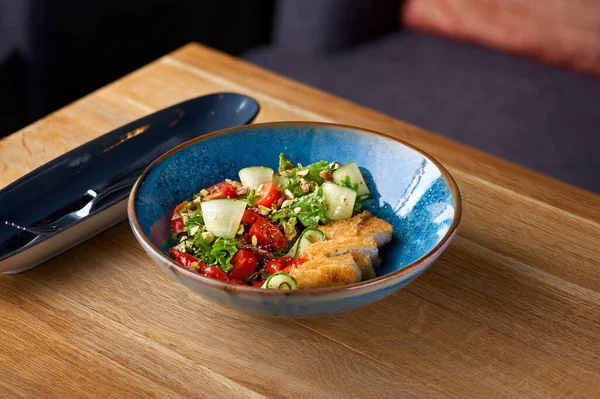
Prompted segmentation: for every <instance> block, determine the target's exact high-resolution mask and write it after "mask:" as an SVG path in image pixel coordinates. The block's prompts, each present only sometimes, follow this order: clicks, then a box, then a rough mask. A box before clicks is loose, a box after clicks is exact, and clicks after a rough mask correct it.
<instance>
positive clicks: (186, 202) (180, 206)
mask: <svg viewBox="0 0 600 399" xmlns="http://www.w3.org/2000/svg"><path fill="white" fill-rule="evenodd" d="M189 203H190V201H183V202H182V203H181V204H179V205H177V206H176V207H175V210H174V211H173V216H175V215H177V214H178V213H179V212H181V210H182V209H183V208H184V207H185V206H186V205H187V204H189Z"/></svg>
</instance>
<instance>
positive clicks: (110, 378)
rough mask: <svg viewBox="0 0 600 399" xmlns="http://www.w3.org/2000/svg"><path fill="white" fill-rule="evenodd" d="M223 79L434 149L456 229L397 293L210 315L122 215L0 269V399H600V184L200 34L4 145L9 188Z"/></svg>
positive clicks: (238, 88)
mask: <svg viewBox="0 0 600 399" xmlns="http://www.w3.org/2000/svg"><path fill="white" fill-rule="evenodd" d="M215 91H235V92H240V93H244V94H247V95H250V96H252V97H254V98H256V99H257V100H258V101H259V102H260V104H261V112H260V114H259V116H258V118H257V120H256V121H257V122H263V121H278V120H313V121H327V122H339V123H344V124H350V125H356V126H360V127H365V128H369V129H374V130H377V131H381V132H384V133H388V134H392V135H394V136H396V137H398V138H400V139H402V140H405V141H408V142H410V143H412V144H414V145H416V146H418V147H420V148H422V149H424V150H425V151H427V152H428V153H430V154H431V155H433V156H434V157H436V158H437V159H439V160H440V161H441V162H442V163H443V164H444V165H445V166H446V167H447V168H448V169H449V170H450V172H451V173H452V174H453V176H454V177H455V178H456V180H457V182H458V184H459V186H460V188H461V190H462V193H463V197H464V216H463V222H462V225H461V228H460V229H459V232H458V236H457V238H456V239H455V241H454V242H453V244H452V245H450V247H449V248H448V250H447V251H446V252H445V253H444V254H443V255H442V257H441V258H440V259H439V261H438V262H436V263H435V264H434V265H433V266H432V267H431V269H430V270H429V271H427V272H426V273H425V274H424V275H423V276H421V277H420V278H418V279H417V280H416V281H415V282H414V283H412V284H411V285H410V286H408V287H407V288H405V289H403V290H401V291H399V292H398V293H396V294H394V295H392V296H390V297H388V298H386V299H385V300H383V301H381V302H378V303H376V304H374V305H371V306H368V307H365V308H362V309H359V310H356V311H354V312H351V313H347V314H343V315H339V316H336V317H330V318H323V319H314V320H303V321H291V320H270V319H256V318H251V317H249V316H246V315H244V314H238V313H235V312H233V311H228V310H223V309H218V308H213V307H212V306H211V304H210V303H208V302H205V301H204V300H202V299H201V298H200V297H198V296H197V295H195V294H194V293H193V292H191V291H189V290H188V289H186V288H185V287H183V286H180V285H178V284H177V283H176V282H174V281H172V280H170V279H168V278H167V277H166V276H163V274H162V272H161V271H160V270H159V268H158V266H156V265H154V264H153V263H152V262H151V261H150V259H149V258H148V257H147V256H146V255H145V254H144V252H143V250H142V249H141V247H139V246H138V244H137V242H136V241H135V239H134V237H133V235H132V233H131V231H130V229H129V226H128V225H127V224H126V223H121V224H119V225H117V226H115V227H113V228H111V229H110V230H108V231H106V232H104V233H103V234H101V235H99V236H97V237H95V238H93V239H91V240H89V241H87V242H85V243H83V244H81V245H79V246H78V247H76V248H74V249H72V250H70V251H68V252H67V253H65V254H63V255H61V256H59V257H57V258H55V259H53V260H51V261H49V262H47V263H45V264H44V265H42V266H40V267H38V268H36V269H33V270H31V271H29V272H26V273H24V274H21V275H14V276H0V314H1V317H0V343H1V344H0V397H2V398H21V397H23V398H64V397H82V398H84V397H101V398H113V397H114V398H152V397H157V398H182V397H200V398H237V397H240V398H401V397H402V398H403V397H407V398H410V397H417V398H433V397H461V398H464V397H468V398H517V397H523V398H545V399H546V398H567V397H572V398H599V397H600V197H599V196H597V195H594V194H592V193H589V192H586V191H583V190H580V189H578V188H575V187H572V186H569V185H567V184H563V183H561V182H558V181H555V180H552V179H550V178H548V177H545V176H541V175H539V174H537V173H534V172H532V171H530V170H526V169H523V168H521V167H519V166H516V165H514V164H511V163H509V162H506V161H503V160H501V159H498V158H494V157H492V156H490V155H487V154H484V153H482V152H480V151H478V150H475V149H473V148H469V147H466V146H464V145H461V144H458V143H456V142H454V141H450V140H448V139H445V138H442V137H440V136H437V135H435V134H432V133H429V132H426V131H423V130H421V129H419V128H416V127H414V126H410V125H408V124H406V123H403V122H400V121H398V120H395V119H393V118H390V117H388V116H385V115H382V114H379V113H376V112H374V111H371V110H368V109H365V108H362V107H359V106H357V105H355V104H352V103H350V102H348V101H345V100H343V99H340V98H336V97H334V96H331V95H329V94H327V93H324V92H321V91H319V90H316V89H313V88H310V87H307V86H304V85H301V84H298V83H296V82H294V81H291V80H289V79H286V78H283V77H281V76H278V75H275V74H273V73H270V72H268V71H266V70H264V69H261V68H258V67H256V66H253V65H250V64H247V63H245V62H242V61H240V60H238V59H235V58H233V57H230V56H228V55H225V54H222V53H219V52H216V51H214V50H211V49H208V48H205V47H203V46H200V45H197V44H191V45H188V46H186V47H184V48H182V49H180V50H178V51H176V52H174V53H173V54H170V55H168V56H165V57H163V58H161V59H159V60H157V61H155V62H154V63H152V64H150V65H148V66H146V67H144V68H142V69H140V70H138V71H136V72H134V73H132V74H130V75H128V76H126V77H125V78H123V79H121V80H119V81H117V82H115V83H112V84H110V85H108V86H107V87H105V88H103V89H101V90H99V91H97V92H95V93H92V94H90V95H89V96H87V97H85V98H83V99H81V100H79V101H77V102H75V103H73V104H71V105H69V106H67V107H65V108H63V109H61V110H60V111H58V112H56V113H54V114H52V115H50V116H48V117H46V118H44V119H43V120H40V121H38V122H36V123H34V124H33V125H31V126H29V127H27V128H25V129H23V130H21V131H19V132H17V133H15V134H13V135H11V136H9V137H7V138H5V139H3V140H2V141H0V186H5V185H6V184H8V183H10V182H11V181H13V180H15V179H17V178H18V177H20V176H22V175H24V174H25V173H27V172H28V171H31V170H32V169H34V168H36V167H37V166H39V165H41V164H43V163H44V162H47V161H49V160H50V159H52V158H54V157H56V156H58V155H60V154H62V153H64V152H65V151H68V150H69V149H72V148H74V147H76V146H78V145H79V144H82V143H84V142H86V141H88V140H91V139H93V138H95V137H97V136H98V135H101V134H103V133H106V132H107V131H109V130H111V129H114V128H116V127H118V126H120V125H122V124H124V123H127V122H129V121H132V120H135V119H137V118H139V117H141V116H143V115H146V114H148V113H150V112H152V111H155V110H158V109H161V108H163V107H166V106H168V105H171V104H173V103H177V102H180V101H183V100H185V99H188V98H191V97H195V96H199V95H203V94H208V93H211V92H215ZM449 100H450V99H449ZM432 112H434V111H432Z"/></svg>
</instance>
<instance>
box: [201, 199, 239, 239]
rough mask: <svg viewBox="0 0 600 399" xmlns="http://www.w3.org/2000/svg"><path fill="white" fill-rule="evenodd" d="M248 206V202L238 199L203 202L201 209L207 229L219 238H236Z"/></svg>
mask: <svg viewBox="0 0 600 399" xmlns="http://www.w3.org/2000/svg"><path fill="white" fill-rule="evenodd" d="M246 205H247V204H246V201H241V200H236V199H216V200H211V201H202V202H201V203H200V207H201V208H202V215H203V216H204V223H205V225H206V229H207V230H208V231H210V232H211V233H213V234H214V235H215V236H217V237H226V238H233V237H235V235H236V233H237V231H238V228H239V227H240V222H241V221H242V216H244V211H245V210H246Z"/></svg>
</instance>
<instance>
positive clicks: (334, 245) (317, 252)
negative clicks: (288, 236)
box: [304, 237, 381, 266]
mask: <svg viewBox="0 0 600 399" xmlns="http://www.w3.org/2000/svg"><path fill="white" fill-rule="evenodd" d="M348 252H356V253H358V254H359V255H363V256H367V257H368V258H369V259H370V260H371V265H372V266H378V265H379V263H380V262H381V259H380V258H379V250H378V249H377V241H375V239H374V238H373V237H342V238H338V239H335V240H325V241H319V242H315V243H313V244H310V245H309V246H308V247H306V250H305V252H304V255H305V256H306V257H307V258H308V259H315V258H318V257H321V256H336V255H342V254H345V253H348Z"/></svg>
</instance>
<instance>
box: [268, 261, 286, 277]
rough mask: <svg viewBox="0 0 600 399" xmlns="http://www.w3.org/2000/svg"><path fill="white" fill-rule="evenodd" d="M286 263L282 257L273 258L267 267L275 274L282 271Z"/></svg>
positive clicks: (270, 272)
mask: <svg viewBox="0 0 600 399" xmlns="http://www.w3.org/2000/svg"><path fill="white" fill-rule="evenodd" d="M285 267H286V265H285V264H284V262H282V260H281V258H276V259H271V260H270V261H268V262H267V265H266V266H265V269H267V271H268V272H269V274H274V273H277V272H280V271H282V270H283V269H284V268H285Z"/></svg>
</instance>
